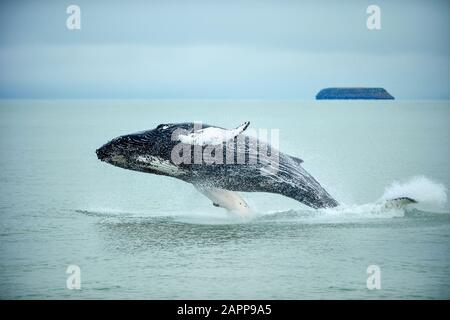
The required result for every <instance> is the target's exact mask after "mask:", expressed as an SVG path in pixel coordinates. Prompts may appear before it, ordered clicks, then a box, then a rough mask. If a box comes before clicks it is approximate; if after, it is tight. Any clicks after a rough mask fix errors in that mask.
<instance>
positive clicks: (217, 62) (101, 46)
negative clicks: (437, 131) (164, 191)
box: [0, 0, 450, 99]
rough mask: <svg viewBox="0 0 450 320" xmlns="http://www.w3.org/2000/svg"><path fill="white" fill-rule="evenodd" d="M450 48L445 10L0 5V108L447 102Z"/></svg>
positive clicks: (283, 4) (251, 4)
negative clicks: (1, 104) (15, 103)
mask: <svg viewBox="0 0 450 320" xmlns="http://www.w3.org/2000/svg"><path fill="white" fill-rule="evenodd" d="M70 4H76V5H78V6H79V7H80V8H81V30H68V29H67V27H66V19H67V17H68V14H67V13H66V8H67V7H68V6H69V5H70ZM370 4H376V5H378V6H379V7H380V8H381V30H372V31H370V30H368V29H367V27H366V19H367V17H368V14H367V13H366V9H367V7H368V5H370ZM449 39H450V1H448V0H442V1H437V0H432V1H411V0H409V1H398V0H397V1H375V0H373V1H365V0H355V1H317V0H314V1H279V0H278V1H264V0H258V1H243V0H241V1H234V0H223V1H214V0H198V1H189V0H177V1H176V0H160V1H151V0H150V1H111V0H109V1H99V0H86V1H81V0H73V1H61V0H60V1H45V0H41V1H23V0H22V1H1V2H0V97H1V98H16V97H17V98H170V99H172V98H176V99H178V98H226V99H236V98H257V99H314V96H315V94H316V93H317V92H318V91H319V90H320V89H322V88H324V87H331V86H377V87H384V88H386V89H387V90H388V91H389V92H390V93H391V94H392V95H394V96H395V97H396V98H398V99H449V98H450V90H449V85H450V81H449V80H450V60H449V59H450V44H449Z"/></svg>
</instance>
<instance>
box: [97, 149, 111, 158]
mask: <svg viewBox="0 0 450 320" xmlns="http://www.w3.org/2000/svg"><path fill="white" fill-rule="evenodd" d="M95 153H96V154H97V158H98V159H99V160H101V161H105V160H106V158H107V157H108V156H109V155H108V153H107V152H105V149H104V148H99V149H97V150H95Z"/></svg>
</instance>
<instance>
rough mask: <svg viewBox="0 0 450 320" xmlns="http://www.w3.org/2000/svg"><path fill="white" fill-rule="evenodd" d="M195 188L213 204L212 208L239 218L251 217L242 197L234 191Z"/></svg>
mask: <svg viewBox="0 0 450 320" xmlns="http://www.w3.org/2000/svg"><path fill="white" fill-rule="evenodd" d="M194 186H195V188H196V189H197V190H198V191H200V192H201V193H202V194H203V195H205V196H206V197H207V198H208V199H210V200H211V201H212V202H213V206H215V207H220V208H224V209H227V210H228V211H230V212H233V213H237V214H239V215H240V216H249V215H251V210H250V207H249V206H248V204H247V202H245V200H244V199H242V197H241V196H240V195H239V194H238V193H237V192H234V191H229V190H225V189H220V188H209V187H203V186H196V185H194Z"/></svg>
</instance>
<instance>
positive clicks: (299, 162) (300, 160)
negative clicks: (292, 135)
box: [291, 156, 303, 164]
mask: <svg viewBox="0 0 450 320" xmlns="http://www.w3.org/2000/svg"><path fill="white" fill-rule="evenodd" d="M291 159H292V160H294V161H295V162H296V163H297V164H301V163H303V160H302V159H300V158H297V157H293V156H291Z"/></svg>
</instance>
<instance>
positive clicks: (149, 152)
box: [96, 122, 338, 215]
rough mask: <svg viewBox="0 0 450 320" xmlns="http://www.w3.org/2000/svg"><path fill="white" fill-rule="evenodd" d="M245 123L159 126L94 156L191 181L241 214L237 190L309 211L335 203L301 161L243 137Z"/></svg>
mask: <svg viewBox="0 0 450 320" xmlns="http://www.w3.org/2000/svg"><path fill="white" fill-rule="evenodd" d="M248 125H249V122H246V123H244V124H243V125H241V126H239V127H237V128H236V129H231V130H227V129H224V128H220V127H215V126H210V125H205V124H203V125H202V126H201V128H200V129H199V128H196V124H195V123H175V124H174V123H172V124H170V123H168V124H160V125H158V126H157V127H156V128H155V129H152V130H147V131H142V132H138V133H133V134H127V135H123V136H120V137H117V138H115V139H113V140H111V141H110V142H108V143H106V144H105V145H103V146H102V147H101V148H99V149H97V150H96V153H97V156H98V158H99V159H100V160H101V161H104V162H107V163H109V164H112V165H114V166H117V167H121V168H125V169H130V170H135V171H141V172H147V173H153V174H157V175H164V176H169V177H174V178H177V179H180V180H183V181H185V182H188V183H191V184H193V185H194V186H195V187H196V188H197V189H198V190H199V191H200V192H201V193H203V194H204V195H205V196H207V197H208V198H209V199H211V200H212V202H213V205H215V206H218V207H223V208H225V209H228V210H229V211H235V212H238V213H240V214H242V215H245V214H246V213H250V208H249V207H248V205H247V203H246V202H245V201H244V200H243V199H242V198H241V196H240V195H239V194H238V193H237V192H239V191H241V192H269V193H276V194H280V195H283V196H286V197H289V198H292V199H295V200H297V201H299V202H301V203H303V204H305V205H307V206H309V207H312V208H315V209H318V208H330V207H336V206H337V205H338V202H337V201H336V200H335V199H334V198H333V197H332V196H331V195H330V194H329V193H328V192H327V191H326V190H325V189H324V188H323V187H322V186H321V185H320V183H319V182H318V181H317V180H316V179H314V178H313V176H312V175H310V174H309V173H308V172H307V171H306V170H305V169H304V168H303V167H302V162H303V160H301V159H299V158H297V157H293V156H290V155H287V154H285V153H282V152H280V151H278V150H276V149H275V148H272V147H271V145H270V144H268V143H266V142H263V141H260V140H259V139H258V138H255V137H252V136H248V135H245V134H243V132H244V131H245V130H246V129H247V127H248ZM261 150H265V151H266V152H261ZM205 155H208V157H205ZM274 155H276V157H274ZM180 160H181V161H180Z"/></svg>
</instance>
